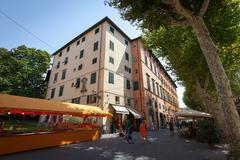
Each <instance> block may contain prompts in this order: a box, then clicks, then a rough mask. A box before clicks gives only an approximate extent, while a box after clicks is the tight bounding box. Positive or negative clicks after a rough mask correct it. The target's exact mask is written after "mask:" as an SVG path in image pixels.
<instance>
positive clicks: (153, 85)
mask: <svg viewBox="0 0 240 160" xmlns="http://www.w3.org/2000/svg"><path fill="white" fill-rule="evenodd" d="M152 87H153V93H154V94H156V92H155V91H156V90H155V81H154V79H152Z"/></svg>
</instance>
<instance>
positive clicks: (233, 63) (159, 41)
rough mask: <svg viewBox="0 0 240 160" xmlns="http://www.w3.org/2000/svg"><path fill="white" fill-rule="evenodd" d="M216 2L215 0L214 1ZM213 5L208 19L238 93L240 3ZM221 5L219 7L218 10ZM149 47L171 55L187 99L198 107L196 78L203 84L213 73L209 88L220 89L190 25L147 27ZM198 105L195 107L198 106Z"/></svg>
mask: <svg viewBox="0 0 240 160" xmlns="http://www.w3.org/2000/svg"><path fill="white" fill-rule="evenodd" d="M211 2H212V1H211ZM219 5H220V4H218V5H216V6H215V5H211V4H210V6H209V10H208V12H207V13H206V15H205V18H204V19H205V22H206V25H207V26H208V29H209V31H210V33H211V35H212V38H213V40H214V41H215V43H216V44H217V45H218V48H220V49H221V52H220V53H221V54H220V58H221V61H222V63H223V66H224V69H225V71H226V73H227V75H228V77H229V79H230V83H231V87H232V91H233V93H234V95H235V96H238V95H240V83H239V81H240V76H239V72H240V65H239V64H240V43H239V42H240V41H239V40H240V36H239V35H240V28H239V25H240V7H239V5H237V3H235V2H232V1H229V3H227V4H221V5H220V6H219ZM217 7H220V8H218V10H217ZM143 38H144V42H145V45H146V47H148V48H149V49H154V50H155V52H154V53H155V55H157V56H158V57H159V56H161V57H165V58H167V59H168V61H169V63H168V65H169V67H170V68H171V69H172V70H173V71H174V73H175V75H176V76H177V80H179V81H182V83H183V85H184V86H185V87H186V93H185V96H186V97H184V101H185V102H186V104H187V105H188V106H189V107H191V108H194V109H201V108H202V107H200V108H195V107H196V106H195V105H199V100H198V97H197V96H198V95H196V93H195V89H194V88H195V87H196V81H199V82H200V83H201V84H202V85H203V84H204V83H205V81H206V80H207V77H209V82H208V85H207V90H208V92H209V94H210V95H212V96H215V95H216V90H215V86H214V83H213V80H212V78H211V76H209V75H210V72H209V69H208V65H207V63H206V61H205V58H204V56H203V54H202V51H201V49H200V47H199V44H198V42H197V39H196V36H195V34H194V32H193V31H192V29H191V28H190V27H185V28H182V27H171V26H168V27H159V29H155V30H151V31H149V30H145V31H144V36H143ZM194 106H195V107H194Z"/></svg>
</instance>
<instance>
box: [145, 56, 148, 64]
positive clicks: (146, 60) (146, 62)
mask: <svg viewBox="0 0 240 160" xmlns="http://www.w3.org/2000/svg"><path fill="white" fill-rule="evenodd" d="M145 64H146V66H147V65H148V59H147V56H145Z"/></svg>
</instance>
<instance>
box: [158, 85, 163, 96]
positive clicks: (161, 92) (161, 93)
mask: <svg viewBox="0 0 240 160" xmlns="http://www.w3.org/2000/svg"><path fill="white" fill-rule="evenodd" d="M159 96H160V97H161V98H163V89H162V86H160V95H159Z"/></svg>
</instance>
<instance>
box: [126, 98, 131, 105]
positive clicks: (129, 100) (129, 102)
mask: <svg viewBox="0 0 240 160" xmlns="http://www.w3.org/2000/svg"><path fill="white" fill-rule="evenodd" d="M127 105H129V106H131V99H129V98H128V99H127Z"/></svg>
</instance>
